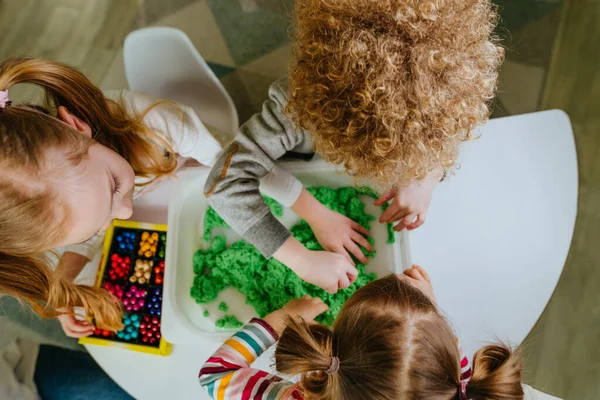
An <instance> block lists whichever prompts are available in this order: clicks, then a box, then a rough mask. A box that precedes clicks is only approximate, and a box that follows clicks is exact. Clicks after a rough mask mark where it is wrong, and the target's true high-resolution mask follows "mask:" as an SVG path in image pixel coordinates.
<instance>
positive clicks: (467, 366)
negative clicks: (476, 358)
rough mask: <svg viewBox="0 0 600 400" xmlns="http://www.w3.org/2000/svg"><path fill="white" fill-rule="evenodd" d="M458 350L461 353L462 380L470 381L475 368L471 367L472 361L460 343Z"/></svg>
mask: <svg viewBox="0 0 600 400" xmlns="http://www.w3.org/2000/svg"><path fill="white" fill-rule="evenodd" d="M458 350H459V353H460V381H461V382H469V380H470V379H471V375H472V373H473V370H472V369H471V363H470V361H469V359H468V358H467V356H466V355H465V352H464V350H463V348H462V347H461V346H460V343H459V345H458Z"/></svg>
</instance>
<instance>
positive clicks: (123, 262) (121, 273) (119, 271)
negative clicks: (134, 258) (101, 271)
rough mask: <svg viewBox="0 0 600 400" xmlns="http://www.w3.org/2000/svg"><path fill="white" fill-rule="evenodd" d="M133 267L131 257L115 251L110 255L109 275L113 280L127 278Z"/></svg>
mask: <svg viewBox="0 0 600 400" xmlns="http://www.w3.org/2000/svg"><path fill="white" fill-rule="evenodd" d="M130 268H131V258H129V257H127V256H126V257H121V256H120V255H118V254H116V253H113V254H111V256H110V267H109V269H108V277H109V278H110V280H111V281H119V280H123V279H125V277H126V276H127V275H128V274H129V270H130Z"/></svg>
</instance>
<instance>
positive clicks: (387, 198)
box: [373, 189, 395, 206]
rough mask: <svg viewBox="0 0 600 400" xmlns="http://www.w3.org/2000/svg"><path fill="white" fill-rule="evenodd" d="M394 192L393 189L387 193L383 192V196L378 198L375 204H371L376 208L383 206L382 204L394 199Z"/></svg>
mask: <svg viewBox="0 0 600 400" xmlns="http://www.w3.org/2000/svg"><path fill="white" fill-rule="evenodd" d="M394 192H395V191H394V190H393V189H390V190H388V191H387V192H385V193H384V194H382V195H381V196H379V198H378V199H377V200H375V202H374V203H373V204H374V205H376V206H381V205H383V203H386V202H388V201H390V200H391V199H393V198H394Z"/></svg>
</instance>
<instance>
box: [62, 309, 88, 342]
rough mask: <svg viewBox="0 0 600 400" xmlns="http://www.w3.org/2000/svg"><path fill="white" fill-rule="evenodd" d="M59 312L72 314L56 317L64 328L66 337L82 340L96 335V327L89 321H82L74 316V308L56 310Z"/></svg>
mask: <svg viewBox="0 0 600 400" xmlns="http://www.w3.org/2000/svg"><path fill="white" fill-rule="evenodd" d="M56 311H58V312H63V313H70V314H62V315H59V316H58V317H56V318H57V319H58V321H59V322H60V325H61V326H62V329H63V331H64V332H65V335H67V336H69V337H72V338H81V337H84V336H90V335H91V334H92V333H94V330H95V329H96V327H95V326H94V324H92V323H91V322H89V321H80V320H78V319H77V318H75V315H73V314H72V313H73V309H72V308H61V309H58V310H56Z"/></svg>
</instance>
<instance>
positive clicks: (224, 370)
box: [198, 319, 292, 400]
mask: <svg viewBox="0 0 600 400" xmlns="http://www.w3.org/2000/svg"><path fill="white" fill-rule="evenodd" d="M278 339H279V335H278V334H277V333H276V332H275V330H274V329H273V328H272V327H271V326H270V325H269V324H268V323H266V322H265V321H263V320H259V319H253V320H252V321H250V323H249V324H247V325H246V326H244V327H243V328H242V329H241V330H240V331H239V332H237V333H236V334H235V335H233V336H232V337H231V338H229V339H228V340H227V341H226V342H225V343H223V345H222V346H221V347H220V348H219V350H217V352H216V353H215V354H213V355H212V356H211V357H210V358H209V359H208V361H206V363H205V364H204V365H203V366H202V369H201V370H200V375H199V378H198V379H199V380H200V384H201V385H202V386H203V387H204V388H205V389H206V391H207V392H208V394H209V395H210V396H211V397H212V398H213V399H231V400H235V399H242V398H254V399H267V398H269V399H271V398H273V399H279V398H281V396H282V395H283V393H285V392H286V391H287V390H288V389H289V388H290V387H291V386H292V383H291V382H287V381H283V380H282V379H281V378H279V377H277V376H275V375H273V374H269V373H267V372H265V371H261V370H257V369H253V368H251V367H250V365H251V364H252V363H253V362H254V360H256V359H257V358H258V357H260V355H261V354H262V353H263V352H264V351H265V350H267V349H268V348H269V347H271V346H272V345H274V344H275V343H276V342H277V340H278ZM253 393H255V396H254V397H252V394H253Z"/></svg>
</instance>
